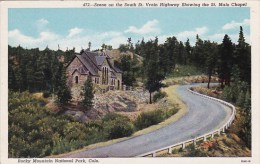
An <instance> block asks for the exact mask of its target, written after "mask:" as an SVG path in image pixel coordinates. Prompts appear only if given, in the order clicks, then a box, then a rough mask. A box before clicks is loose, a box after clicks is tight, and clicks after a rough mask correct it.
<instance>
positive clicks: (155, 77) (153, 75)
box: [144, 38, 164, 104]
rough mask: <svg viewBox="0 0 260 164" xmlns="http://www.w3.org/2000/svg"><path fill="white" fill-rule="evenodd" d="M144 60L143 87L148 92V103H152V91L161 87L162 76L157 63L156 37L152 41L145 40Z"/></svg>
mask: <svg viewBox="0 0 260 164" xmlns="http://www.w3.org/2000/svg"><path fill="white" fill-rule="evenodd" d="M146 51H147V52H146V55H145V57H146V58H145V59H144V60H145V61H146V65H145V67H144V69H145V77H146V81H145V88H146V89H147V90H148V91H149V93H150V104H151V103H152V93H153V92H154V91H158V90H159V89H160V88H161V87H162V83H161V80H163V78H164V76H163V74H162V71H161V68H160V65H159V46H158V38H156V39H155V40H154V41H149V42H147V47H146Z"/></svg>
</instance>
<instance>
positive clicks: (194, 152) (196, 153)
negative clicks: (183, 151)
mask: <svg viewBox="0 0 260 164" xmlns="http://www.w3.org/2000/svg"><path fill="white" fill-rule="evenodd" d="M187 148H188V152H189V153H188V154H187V157H206V156H207V154H206V153H205V152H203V151H202V150H200V149H198V148H196V147H195V146H194V145H193V144H192V145H190V146H188V147H187Z"/></svg>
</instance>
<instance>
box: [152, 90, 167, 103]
mask: <svg viewBox="0 0 260 164" xmlns="http://www.w3.org/2000/svg"><path fill="white" fill-rule="evenodd" d="M166 96H167V94H166V92H161V91H159V92H157V93H155V94H154V96H153V101H154V102H157V101H158V100H160V99H163V98H164V97H166Z"/></svg>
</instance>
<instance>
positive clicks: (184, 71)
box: [169, 65, 203, 77]
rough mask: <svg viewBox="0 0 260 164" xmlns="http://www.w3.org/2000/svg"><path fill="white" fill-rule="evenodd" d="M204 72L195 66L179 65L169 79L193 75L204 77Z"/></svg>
mask: <svg viewBox="0 0 260 164" xmlns="http://www.w3.org/2000/svg"><path fill="white" fill-rule="evenodd" d="M202 74H203V72H202V71H201V70H200V69H198V68H197V67H195V66H193V65H178V66H176V68H175V69H174V71H173V72H172V73H171V74H169V77H184V76H193V75H202Z"/></svg>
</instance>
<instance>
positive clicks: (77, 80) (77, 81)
mask: <svg viewBox="0 0 260 164" xmlns="http://www.w3.org/2000/svg"><path fill="white" fill-rule="evenodd" d="M75 83H76V84H78V83H79V77H78V76H76V77H75Z"/></svg>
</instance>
